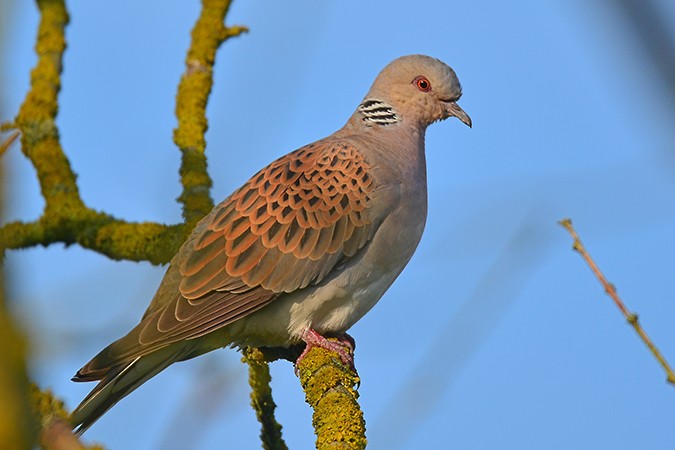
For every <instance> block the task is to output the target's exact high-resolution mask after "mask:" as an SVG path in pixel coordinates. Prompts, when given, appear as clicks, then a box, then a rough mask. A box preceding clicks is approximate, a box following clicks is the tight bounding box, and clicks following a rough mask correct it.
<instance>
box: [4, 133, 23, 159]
mask: <svg viewBox="0 0 675 450" xmlns="http://www.w3.org/2000/svg"><path fill="white" fill-rule="evenodd" d="M20 134H21V132H20V131H19V130H14V131H13V132H12V133H11V134H10V135H9V137H8V138H7V139H5V141H4V142H1V143H0V156H2V155H3V154H4V153H5V152H6V151H7V149H8V148H9V146H10V145H12V144H13V143H14V141H16V138H18V137H19V135H20Z"/></svg>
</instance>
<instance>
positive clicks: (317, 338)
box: [295, 328, 356, 374]
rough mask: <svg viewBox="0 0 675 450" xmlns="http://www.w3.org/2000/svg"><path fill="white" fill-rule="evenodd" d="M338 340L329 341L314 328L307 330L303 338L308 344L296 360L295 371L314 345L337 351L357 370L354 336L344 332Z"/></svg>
mask: <svg viewBox="0 0 675 450" xmlns="http://www.w3.org/2000/svg"><path fill="white" fill-rule="evenodd" d="M336 337H337V339H338V340H337V341H329V340H328V339H326V338H325V337H323V336H322V335H320V334H319V333H317V332H316V331H314V330H312V329H311V328H310V329H308V330H307V331H305V333H304V334H303V335H302V340H303V341H305V343H306V344H307V345H306V346H305V349H304V350H303V351H302V353H301V354H300V356H299V357H298V359H297V360H296V361H295V367H296V369H295V371H296V374H297V370H298V369H297V367H298V363H299V362H300V361H302V360H303V358H304V357H305V356H307V353H309V351H310V350H311V349H313V348H314V347H319V348H323V349H325V350H328V351H330V352H335V353H337V354H338V355H340V359H341V360H342V362H343V363H344V364H345V365H347V366H349V368H350V369H352V370H353V371H354V372H356V367H354V349H355V348H356V343H355V342H354V338H353V337H351V336H350V335H348V334H347V333H344V334H342V335H339V336H336Z"/></svg>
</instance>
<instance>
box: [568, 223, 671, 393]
mask: <svg viewBox="0 0 675 450" xmlns="http://www.w3.org/2000/svg"><path fill="white" fill-rule="evenodd" d="M558 223H559V224H560V225H561V226H562V227H563V228H565V229H566V230H567V232H568V233H569V234H570V235H571V236H572V239H573V240H574V243H573V244H572V248H573V249H574V250H575V251H577V252H579V254H580V255H581V257H582V258H583V259H584V261H586V264H588V267H590V268H591V271H592V272H593V274H594V275H595V277H596V278H597V279H598V281H600V284H602V287H604V288H605V292H606V293H607V295H609V296H610V297H611V298H612V300H613V301H614V304H615V305H616V307H617V308H619V310H620V311H621V314H623V316H624V317H625V318H626V320H627V321H628V323H629V324H630V325H631V326H632V327H633V329H634V330H635V332H636V333H637V334H638V336H640V339H642V342H644V343H645V345H646V346H647V348H648V349H649V351H650V352H651V354H652V355H653V356H654V358H656V360H657V361H658V362H659V364H660V365H661V367H663V370H665V372H666V376H667V381H668V382H669V383H671V384H675V374H674V373H673V369H671V368H670V365H669V364H668V361H666V359H665V358H664V357H663V355H662V354H661V352H660V351H659V349H658V348H656V346H655V345H654V343H653V342H652V340H651V339H649V336H648V335H647V332H646V331H645V330H644V329H643V328H642V326H641V325H640V323H639V322H638V316H637V314H635V313H632V312H630V311H629V310H628V308H626V305H625V304H624V303H623V301H622V300H621V298H620V297H619V294H617V292H616V287H615V286H614V285H613V284H612V283H610V282H609V281H607V278H605V276H604V275H603V274H602V272H601V271H600V268H599V267H598V266H597V264H595V261H593V258H591V255H589V254H588V252H587V251H586V248H585V247H584V246H583V244H582V243H581V239H579V235H578V234H577V232H576V230H575V229H574V227H573V226H572V219H563V220H561V221H559V222H558Z"/></svg>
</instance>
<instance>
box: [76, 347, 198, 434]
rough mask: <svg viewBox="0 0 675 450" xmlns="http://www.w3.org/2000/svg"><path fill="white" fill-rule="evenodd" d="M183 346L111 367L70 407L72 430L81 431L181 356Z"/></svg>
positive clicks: (78, 379) (83, 379)
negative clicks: (93, 386)
mask: <svg viewBox="0 0 675 450" xmlns="http://www.w3.org/2000/svg"><path fill="white" fill-rule="evenodd" d="M185 350H186V349H185V348H184V347H182V346H179V347H176V346H169V347H166V348H163V349H161V350H158V351H156V352H153V353H151V354H149V355H145V356H139V357H137V358H135V359H133V360H131V361H129V362H125V363H123V364H120V365H118V366H114V367H111V368H110V369H109V370H108V371H107V372H106V373H105V375H103V376H102V377H101V378H100V379H101V381H99V383H98V384H97V385H96V387H95V388H94V389H93V390H92V391H91V392H90V393H89V395H87V396H86V397H85V398H84V400H82V403H80V404H79V405H78V406H77V408H75V410H74V411H73V413H72V415H71V423H72V425H73V427H74V432H75V434H77V435H78V436H79V435H81V434H82V433H84V432H85V431H86V430H87V429H88V428H89V427H90V426H92V425H93V424H94V422H96V421H97V420H98V419H99V418H100V417H101V416H102V415H103V414H104V413H105V412H106V411H108V410H109V409H110V408H112V407H113V406H114V405H115V404H116V403H117V402H119V401H120V400H122V399H123V398H124V397H126V396H127V395H129V394H130V393H131V392H132V391H134V390H135V389H136V388H137V387H139V386H140V385H141V384H143V383H145V382H146V381H147V380H149V379H150V378H152V377H154V376H155V375H157V374H158V373H159V372H161V371H162V370H164V369H166V368H167V367H168V366H169V365H171V364H173V363H174V362H176V361H180V360H181V359H184V357H185V353H186V352H185ZM78 374H79V373H78ZM91 379H92V378H85V377H78V375H76V376H75V377H74V378H73V381H90V380H91Z"/></svg>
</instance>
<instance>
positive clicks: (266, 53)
mask: <svg viewBox="0 0 675 450" xmlns="http://www.w3.org/2000/svg"><path fill="white" fill-rule="evenodd" d="M198 6H199V5H198V3H197V2H195V1H193V2H179V1H169V2H163V3H162V4H161V8H159V7H158V4H157V3H154V4H153V3H152V2H133V1H122V0H121V1H117V2H113V3H100V2H86V1H81V0H79V1H71V2H69V9H70V13H71V24H70V26H69V28H68V31H67V38H68V42H69V47H68V50H67V53H66V56H65V71H64V74H63V78H62V81H63V90H62V95H61V97H60V101H61V103H60V105H61V109H60V112H59V117H58V124H59V126H60V130H61V142H62V144H63V146H64V148H65V150H66V152H67V154H68V157H69V158H70V160H71V163H72V165H73V167H74V169H75V171H76V172H77V173H78V175H79V178H78V180H79V183H80V188H81V192H82V196H83V198H84V200H85V201H86V202H87V204H88V205H90V206H92V207H94V208H97V209H101V210H105V211H106V212H109V213H112V214H114V215H116V216H118V217H121V218H125V219H128V220H133V221H143V220H151V221H160V222H166V223H173V222H176V221H178V220H180V208H179V205H178V204H177V203H176V202H175V200H174V199H175V198H176V197H177V196H178V195H179V193H180V185H179V180H178V175H177V171H178V165H179V152H178V151H177V149H176V148H175V146H174V145H173V143H172V140H171V136H172V129H173V128H174V126H175V118H174V116H173V107H174V96H175V91H176V85H177V82H178V80H179V77H180V74H181V72H182V70H183V59H184V54H185V50H186V48H187V45H188V38H189V31H190V29H191V28H192V25H193V23H194V20H195V18H196V17H197V14H198ZM661 8H662V14H664V15H666V16H667V18H668V19H667V21H669V23H671V24H672V23H675V7H673V5H672V4H669V3H668V2H666V1H663V2H662V4H661ZM8 14H11V15H8V16H6V17H11V20H5V24H3V26H6V27H7V28H6V31H5V32H4V34H3V41H2V45H3V47H4V48H3V49H2V52H1V54H0V58H1V60H0V61H1V62H0V64H1V66H0V67H2V75H1V76H2V80H3V83H2V86H1V88H0V89H1V95H2V97H1V98H2V107H3V110H2V119H3V120H7V119H9V118H11V117H12V116H13V115H14V113H15V111H16V110H17V108H18V105H19V104H20V102H21V100H22V97H23V95H24V94H25V92H26V89H27V86H28V81H29V71H30V68H31V67H32V65H33V63H34V62H35V57H34V54H33V52H32V46H33V43H34V36H35V32H36V31H35V30H36V24H37V14H36V11H35V7H34V5H33V4H32V3H30V2H14V6H13V7H12V8H11V10H9V13H8ZM624 21H625V18H623V17H622V16H621V15H620V14H618V13H617V11H616V10H615V9H613V8H612V7H611V3H610V2H593V4H591V2H581V1H573V2H566V1H551V2H539V1H534V0H530V1H522V2H517V3H514V2H499V1H479V2H442V1H428V2H426V3H409V2H385V1H372V2H355V1H346V2H340V4H338V3H337V2H335V3H328V2H311V1H308V0H307V1H300V0H294V1H286V2H267V3H262V2H253V1H245V0H239V1H236V2H235V4H234V6H233V7H232V10H231V13H230V15H229V19H228V22H229V23H230V24H242V25H247V26H249V27H250V29H251V32H250V33H249V34H247V35H244V36H243V37H241V38H238V39H235V40H231V41H229V42H227V43H226V44H225V45H224V46H223V47H222V48H221V50H220V51H219V53H218V59H217V64H216V68H215V87H214V91H213V94H212V96H211V99H210V103H209V109H208V115H209V120H210V129H209V132H208V135H207V140H208V148H207V152H208V157H209V167H210V170H211V175H212V177H213V179H214V188H213V191H212V195H213V197H214V198H215V199H216V200H218V201H219V200H221V199H223V198H224V197H226V196H227V195H228V194H229V193H230V192H231V191H232V190H233V189H235V188H236V187H238V186H239V185H240V184H241V183H242V182H244V181H245V180H246V179H247V178H248V177H249V176H250V175H251V174H253V173H254V172H255V171H257V170H258V169H259V168H260V167H262V166H264V165H265V164H267V163H268V162H270V161H271V160H272V159H274V158H276V157H278V156H280V155H282V154H284V153H286V152H288V151H291V150H293V149H295V148H297V147H300V146H302V145H304V144H306V143H309V142H311V141H313V140H316V139H318V138H321V137H323V136H326V135H328V134H330V133H332V132H333V131H335V130H337V129H338V128H340V127H341V126H342V125H343V124H344V122H345V121H346V120H347V118H348V117H349V116H350V115H351V113H352V111H353V110H354V108H355V107H356V106H357V104H358V102H359V101H360V100H361V99H362V97H363V95H364V94H365V93H366V91H367V90H368V88H369V86H370V84H371V82H372V80H373V79H374V77H375V76H376V75H377V73H378V72H379V70H380V69H381V68H382V67H383V66H384V65H385V64H386V63H388V62H389V61H390V60H392V59H394V58H396V57H398V56H401V55H404V54H409V53H426V54H429V55H433V56H435V57H438V58H440V59H442V60H444V61H445V62H447V63H448V64H450V65H451V66H452V67H453V68H454V69H455V71H456V72H457V74H458V76H459V78H460V80H461V82H462V85H463V87H464V96H463V97H462V99H461V100H460V102H459V103H460V105H461V106H462V107H463V108H464V109H465V110H466V111H467V112H468V113H469V114H470V115H471V117H472V119H473V122H474V128H473V129H469V128H467V127H464V126H463V125H462V124H461V123H460V122H459V121H457V120H449V121H446V122H443V123H440V124H435V125H433V126H432V127H430V128H429V130H428V132H427V161H428V166H429V167H428V179H429V217H428V220H427V229H426V232H425V235H424V237H423V240H422V242H421V244H420V247H419V248H418V250H417V253H416V255H415V256H414V257H413V259H412V261H411V263H410V264H409V266H408V267H407V269H406V270H405V271H404V272H403V274H402V275H401V277H400V278H399V280H398V281H397V282H396V283H395V284H394V286H393V287H392V288H391V289H390V290H389V292H388V293H387V294H386V295H385V297H384V298H383V299H382V300H381V301H380V303H378V305H377V306H376V307H375V308H374V309H373V310H372V311H371V312H370V313H369V314H368V315H367V316H366V317H365V318H364V319H362V320H361V321H360V322H359V323H358V324H357V325H356V326H355V327H353V328H352V330H351V334H352V335H353V336H354V337H355V338H356V340H357V343H358V349H357V353H356V364H357V367H358V368H359V372H360V375H361V377H362V384H361V388H360V394H361V399H360V400H361V405H362V407H363V410H364V412H365V415H366V420H367V426H368V438H369V441H370V446H369V448H372V449H411V450H412V449H420V448H434V449H436V448H443V449H445V448H448V449H450V448H452V449H496V448H499V449H541V448H546V449H570V448H594V449H634V448H645V449H647V448H648V449H662V448H673V447H675V428H674V427H673V425H672V417H673V416H674V415H675V388H674V387H672V386H669V385H667V384H666V382H665V375H664V374H663V372H662V371H661V369H660V367H659V366H658V365H657V364H656V362H655V361H654V360H653V359H652V357H651V356H650V355H649V353H648V352H647V350H646V348H645V347H644V345H643V344H642V343H641V342H640V341H639V340H638V338H637V336H635V333H634V332H633V331H632V330H631V329H630V328H629V327H628V326H627V325H626V323H625V321H624V320H623V318H622V317H621V316H620V314H619V312H618V311H617V310H616V309H615V307H614V306H613V305H612V304H611V303H610V301H609V299H608V298H607V297H605V296H604V294H603V291H602V288H601V287H600V286H599V285H598V283H597V282H596V280H594V279H593V278H592V276H591V274H590V271H589V270H588V268H587V267H586V266H585V265H584V264H583V262H582V261H581V259H580V258H579V256H578V255H576V254H575V253H573V252H572V251H571V250H570V247H571V241H570V239H569V237H568V236H567V234H566V233H565V232H564V230H563V229H562V228H560V227H558V226H557V225H556V221H557V220H559V219H561V218H563V217H572V218H573V219H574V221H575V225H576V226H577V229H578V231H579V232H580V233H581V235H582V239H583V240H584V242H585V244H586V246H587V247H588V249H589V250H590V251H591V252H592V254H593V256H594V257H595V258H596V260H597V262H598V263H599V264H600V266H601V268H602V269H603V270H604V271H605V273H606V275H607V276H608V278H609V279H610V280H611V281H613V282H614V283H615V284H616V285H617V287H618V290H619V293H620V294H621V295H622V296H623V298H624V300H625V301H626V303H627V304H628V306H629V308H630V309H632V310H634V311H635V312H637V313H639V314H640V318H641V321H642V324H643V325H644V326H645V328H646V329H647V331H648V333H649V334H650V335H651V337H652V338H653V340H654V341H655V342H656V344H657V345H658V346H659V347H660V349H661V350H662V352H663V353H664V354H665V355H666V357H668V358H670V360H671V362H672V363H675V334H674V332H673V330H674V329H675V328H674V327H673V324H674V322H675V301H674V299H673V290H672V283H673V278H674V276H675V273H674V269H673V267H674V266H673V258H674V256H675V239H673V236H672V234H673V232H672V231H673V228H674V226H675V206H674V205H675V203H674V202H673V198H674V197H675V158H674V155H673V150H674V149H675V145H674V143H675V131H673V130H675V127H674V126H673V121H674V119H675V117H674V111H673V107H672V104H670V103H668V100H669V97H668V95H667V94H666V91H665V87H664V86H663V84H661V80H660V79H659V78H658V76H657V75H656V74H655V72H654V71H653V70H652V65H651V62H650V61H649V60H648V59H647V58H646V56H645V55H644V54H643V53H642V52H641V47H640V46H639V45H638V44H637V43H636V42H635V41H634V40H633V39H632V35H631V34H630V33H629V32H628V31H627V29H626V28H624V27H623V23H624ZM7 22H9V23H7ZM671 31H673V29H672V28H671ZM671 36H672V35H671ZM4 158H5V160H6V161H7V162H8V164H9V170H8V177H9V182H10V189H9V207H10V210H9V217H8V218H9V219H23V220H30V219H33V218H36V217H37V216H38V215H39V214H40V211H41V208H42V201H41V198H40V196H39V190H38V187H37V183H36V181H35V177H34V173H33V170H32V168H31V166H30V165H29V164H28V162H27V161H26V160H25V159H24V158H23V157H22V155H21V153H20V151H19V149H18V147H16V146H14V147H12V148H11V149H10V151H9V152H8V154H6V155H5V156H4ZM7 265H8V267H9V270H10V274H11V286H10V288H11V291H10V292H11V295H12V297H13V299H14V300H15V302H16V305H15V306H16V312H17V315H19V316H20V317H21V318H22V319H23V320H24V323H25V325H26V327H27V329H28V331H29V333H30V336H31V338H32V341H33V350H34V353H35V359H34V361H33V362H32V364H31V370H32V374H33V376H34V378H35V379H36V380H37V381H38V383H39V384H40V385H41V386H44V387H51V388H52V389H53V390H54V391H55V392H56V393H58V394H59V395H60V396H61V397H62V398H63V399H64V400H65V401H66V402H67V403H68V405H70V406H71V407H73V406H75V405H76V404H77V403H78V402H79V400H81V398H82V397H83V396H84V395H86V393H87V392H88V391H89V389H90V388H91V387H92V385H91V384H75V383H72V382H70V381H69V380H70V377H71V376H72V375H73V374H74V373H75V371H76V370H77V369H78V368H79V367H80V366H81V365H82V364H83V363H85V362H86V361H87V360H88V359H89V358H90V357H91V356H93V355H94V354H95V353H96V352H98V350H100V348H102V347H103V346H104V345H106V344H108V343H109V342H110V341H112V340H114V339H116V338H117V337H119V336H121V335H122V334H124V333H126V332H127V331H128V330H129V329H130V328H131V327H132V326H133V325H135V324H136V323H137V321H138V319H139V318H140V315H141V314H142V312H143V310H144V309H145V307H146V306H147V304H148V302H149V300H150V298H151V296H152V294H153V293H154V290H155V289H156V287H157V285H158V283H159V280H160V279H161V276H162V273H163V269H162V268H157V267H152V266H150V265H149V264H147V263H131V262H112V261H109V260H107V259H106V258H104V257H102V256H99V255H97V254H94V253H92V252H89V251H85V250H82V249H80V248H77V247H71V248H68V249H64V248H63V246H62V245H53V246H51V247H49V248H47V249H45V248H35V249H30V250H26V251H21V252H10V253H9V255H8V257H7ZM272 373H273V377H274V381H273V390H274V395H275V399H276V402H277V404H278V405H279V408H278V419H279V421H280V422H281V423H282V424H283V426H284V437H285V438H286V441H287V443H288V444H289V447H290V448H310V447H312V446H313V442H314V436H313V433H312V429H311V411H310V410H309V407H308V406H307V405H306V404H305V403H304V400H303V395H302V392H301V390H300V387H299V383H298V382H297V379H296V378H295V376H294V375H293V370H292V367H291V365H290V364H289V363H283V362H280V363H275V364H273V366H272ZM248 393H249V389H248V386H247V384H246V367H245V366H244V365H242V364H241V363H240V362H239V355H238V354H237V353H236V352H234V351H231V350H223V351H218V352H213V353H211V354H209V355H207V356H204V357H201V358H199V359H196V360H192V361H190V362H187V363H182V364H176V365H174V366H172V367H170V368H169V369H167V370H166V371H165V372H163V373H162V374H160V375H159V376H157V377H155V378H154V379H153V380H151V381H150V382H148V383H146V384H145V385H144V386H142V387H141V388H140V389H139V390H137V391H136V392H134V393H133V394H132V395H131V396H130V397H128V398H127V399H125V400H123V401H122V402H121V403H119V404H118V405H117V406H115V407H114V408H113V409H112V410H111V411H110V412H109V413H108V414H106V416H104V418H102V419H101V420H100V421H99V422H98V423H97V424H96V425H95V426H94V427H93V428H92V429H91V430H90V431H88V432H87V434H86V435H85V436H86V439H87V440H89V441H99V442H102V443H104V444H106V445H107V446H109V448H143V449H145V448H147V449H184V448H195V449H210V448H223V447H224V446H225V447H227V448H237V449H254V448H259V447H260V443H259V440H258V438H257V436H258V424H257V422H256V420H255V417H254V414H253V412H252V410H251V409H250V408H249V406H248V403H249V400H248Z"/></svg>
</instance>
